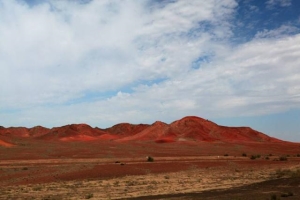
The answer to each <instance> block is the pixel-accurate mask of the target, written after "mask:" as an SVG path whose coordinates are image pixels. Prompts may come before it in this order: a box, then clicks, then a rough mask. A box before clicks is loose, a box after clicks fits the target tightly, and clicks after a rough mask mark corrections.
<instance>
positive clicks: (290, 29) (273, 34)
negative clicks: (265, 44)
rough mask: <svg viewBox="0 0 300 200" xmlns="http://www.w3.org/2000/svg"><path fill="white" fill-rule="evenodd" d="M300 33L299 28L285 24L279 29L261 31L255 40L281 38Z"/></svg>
mask: <svg viewBox="0 0 300 200" xmlns="http://www.w3.org/2000/svg"><path fill="white" fill-rule="evenodd" d="M299 32H300V30H299V28H298V27H296V26H291V25H285V24H284V25H282V26H280V27H279V28H277V29H272V30H263V31H260V32H258V33H256V35H255V38H257V39H258V38H279V37H286V36H289V35H291V34H295V33H299Z"/></svg>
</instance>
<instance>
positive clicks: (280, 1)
mask: <svg viewBox="0 0 300 200" xmlns="http://www.w3.org/2000/svg"><path fill="white" fill-rule="evenodd" d="M291 5H292V0H268V1H267V2H266V6H267V8H268V9H272V8H274V7H275V6H281V7H287V6H291Z"/></svg>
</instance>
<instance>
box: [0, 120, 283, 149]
mask: <svg viewBox="0 0 300 200" xmlns="http://www.w3.org/2000/svg"><path fill="white" fill-rule="evenodd" d="M1 135H2V136H5V137H7V136H10V137H22V138H38V139H44V140H60V141H89V140H116V141H123V142H125V141H155V142H158V143H164V142H176V141H195V142H198V141H199V142H200V141H201V142H217V141H220V142H240V143H241V142H243V143H249V142H279V141H280V140H278V139H275V138H272V137H269V136H267V135H265V134H263V133H260V132H258V131H255V130H253V129H251V128H249V127H225V126H219V125H217V124H215V123H213V122H211V121H209V120H205V119H202V118H200V117H195V116H189V117H184V118H182V119H180V120H177V121H174V122H173V123H171V124H166V123H164V122H159V121H157V122H155V123H153V124H151V125H147V124H138V125H133V124H129V123H120V124H117V125H114V126H112V127H110V128H106V129H100V128H92V127H90V126H89V125H87V124H71V125H66V126H62V127H54V128H52V129H47V128H44V127H41V126H36V127H33V128H29V129H28V128H24V127H17V128H15V127H11V128H4V127H0V136H1ZM0 139H1V138H0ZM1 141H2V142H1V144H2V146H4V144H5V140H4V139H1ZM6 141H7V140H6ZM7 143H9V142H7Z"/></svg>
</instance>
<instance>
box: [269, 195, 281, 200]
mask: <svg viewBox="0 0 300 200" xmlns="http://www.w3.org/2000/svg"><path fill="white" fill-rule="evenodd" d="M279 199H280V198H277V195H276V194H272V195H271V200H279Z"/></svg>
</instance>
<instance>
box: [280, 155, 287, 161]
mask: <svg viewBox="0 0 300 200" xmlns="http://www.w3.org/2000/svg"><path fill="white" fill-rule="evenodd" d="M279 160H280V161H287V157H286V156H280V157H279Z"/></svg>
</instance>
